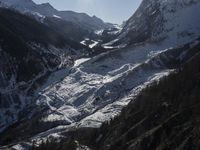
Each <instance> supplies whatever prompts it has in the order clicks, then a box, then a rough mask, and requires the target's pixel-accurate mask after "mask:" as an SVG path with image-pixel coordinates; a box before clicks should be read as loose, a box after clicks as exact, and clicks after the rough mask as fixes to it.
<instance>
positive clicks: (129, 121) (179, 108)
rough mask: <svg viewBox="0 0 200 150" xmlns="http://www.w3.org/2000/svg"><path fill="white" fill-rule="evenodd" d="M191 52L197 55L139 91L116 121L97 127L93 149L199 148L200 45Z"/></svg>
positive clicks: (195, 149) (181, 149) (180, 149)
mask: <svg viewBox="0 0 200 150" xmlns="http://www.w3.org/2000/svg"><path fill="white" fill-rule="evenodd" d="M192 50H196V51H198V54H197V55H195V56H194V57H193V58H192V59H190V60H189V61H188V62H187V63H186V64H184V65H183V66H182V67H181V68H179V71H177V72H176V73H173V74H171V75H170V76H169V77H166V78H164V79H162V80H161V81H160V82H159V83H154V84H153V85H152V86H149V87H148V88H146V89H145V90H143V91H142V92H141V94H140V95H139V96H138V97H137V98H136V99H135V100H134V101H132V102H131V103H130V104H129V105H128V107H126V108H125V109H124V110H123V111H122V113H121V115H120V116H119V117H116V118H115V119H114V120H113V121H111V122H110V123H107V124H106V123H105V124H104V125H103V126H102V127H101V129H100V130H99V133H98V136H97V137H96V139H98V148H97V149H101V150H102V149H103V150H116V149H119V150H146V149H162V150H164V149H179V150H184V149H192V150H197V149H199V148H200V143H199V116H200V113H199V104H200V103H199V99H200V94H199V92H198V91H199V90H200V70H199V68H200V62H199V60H200V55H199V52H200V45H197V46H196V47H195V48H194V49H192ZM192 50H191V51H192ZM91 143H92V142H91Z"/></svg>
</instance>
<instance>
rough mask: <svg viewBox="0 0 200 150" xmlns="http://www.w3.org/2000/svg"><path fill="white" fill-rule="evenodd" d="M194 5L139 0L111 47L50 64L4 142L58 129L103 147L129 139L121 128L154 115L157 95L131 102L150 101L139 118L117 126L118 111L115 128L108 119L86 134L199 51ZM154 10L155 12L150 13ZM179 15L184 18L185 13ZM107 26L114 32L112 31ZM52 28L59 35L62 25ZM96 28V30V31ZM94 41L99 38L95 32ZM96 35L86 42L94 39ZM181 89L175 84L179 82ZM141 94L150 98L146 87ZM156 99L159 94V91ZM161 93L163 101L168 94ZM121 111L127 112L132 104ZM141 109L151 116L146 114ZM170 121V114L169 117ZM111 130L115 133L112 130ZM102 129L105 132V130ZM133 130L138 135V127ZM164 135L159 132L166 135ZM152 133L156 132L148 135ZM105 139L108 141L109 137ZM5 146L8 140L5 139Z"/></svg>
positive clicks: (42, 137)
mask: <svg viewBox="0 0 200 150" xmlns="http://www.w3.org/2000/svg"><path fill="white" fill-rule="evenodd" d="M175 4H176V5H175ZM172 6H174V7H172ZM199 8H200V3H199V1H194V0H178V1H176V0H166V1H161V0H159V1H157V0H144V1H143V2H142V4H141V6H140V7H139V9H138V10H137V12H136V13H135V14H134V15H133V17H131V18H130V19H129V21H128V22H127V23H126V25H125V26H124V27H123V29H122V31H121V32H118V31H116V32H117V35H118V34H119V36H118V38H116V37H115V38H116V39H115V40H114V41H111V42H109V43H106V44H104V45H103V46H104V48H105V49H106V48H109V47H111V48H114V49H111V50H107V51H105V52H104V53H101V54H98V55H96V56H94V57H90V56H91V55H88V57H87V56H86V55H87V54H88V53H86V54H85V53H84V54H85V55H84V56H83V57H84V58H82V57H81V58H80V57H78V56H80V55H78V56H77V55H76V56H77V57H78V58H77V57H75V56H74V59H75V62H74V64H73V65H71V66H70V67H67V68H64V69H62V70H55V71H54V72H53V73H51V74H50V75H49V76H48V77H45V78H46V80H45V81H44V82H43V83H42V84H40V86H38V87H40V88H37V90H35V93H34V95H33V96H32V97H31V102H32V103H31V105H29V107H28V108H27V107H26V109H24V110H23V111H21V113H20V114H19V115H18V116H19V118H20V119H19V120H18V122H17V123H16V124H13V125H12V126H10V128H8V129H7V130H4V132H3V133H2V134H1V137H0V144H1V145H2V146H3V145H8V147H11V148H14V149H17V148H19V147H20V148H21V147H22V148H26V149H28V148H30V147H31V145H32V144H33V143H36V144H35V145H36V146H37V145H39V144H40V143H41V141H44V142H48V139H53V140H54V139H55V141H57V140H60V139H62V138H63V137H67V138H68V139H74V140H76V142H75V143H76V144H77V145H79V143H80V144H81V142H83V145H87V146H95V144H94V145H92V144H91V143H90V144H89V143H87V141H88V140H89V139H90V138H92V141H93V142H94V139H95V141H96V144H99V145H100V146H102V149H109V148H111V149H112V148H113V149H114V148H118V146H119V149H120V148H121V149H123V146H124V143H125V142H126V140H127V141H129V142H130V143H131V142H133V143H131V144H134V141H130V140H132V138H133V137H132V136H131V134H134V132H130V134H128V135H130V136H125V138H123V137H124V135H123V134H120V133H121V132H122V133H125V134H126V132H128V131H129V128H128V127H131V128H133V127H134V125H135V126H137V125H140V124H139V123H140V122H137V121H138V120H139V121H143V120H140V117H141V119H144V122H145V121H146V122H148V121H149V120H150V121H151V119H152V118H151V116H150V114H149V112H151V111H148V110H150V109H154V108H155V109H156V108H160V107H157V105H156V104H155V103H156V102H157V101H156V102H155V103H154V101H153V100H154V98H153V100H152V101H147V100H144V101H145V103H147V106H146V107H145V103H144V104H142V105H141V106H140V105H139V104H138V105H136V107H135V108H140V107H141V110H142V111H143V109H142V108H143V107H144V108H147V110H146V111H145V110H144V111H145V112H142V115H141V116H140V113H139V112H138V113H139V114H138V115H139V116H138V117H139V119H138V118H137V117H136V121H135V122H136V123H137V124H132V123H130V122H129V120H131V118H128V121H126V123H127V124H128V123H130V126H127V128H123V129H124V130H119V132H118V130H115V129H118V128H117V127H119V129H120V127H121V125H122V126H125V124H124V123H123V121H124V120H123V119H122V120H119V123H120V124H119V126H118V122H117V121H116V122H117V123H116V124H114V123H112V124H114V126H115V125H116V128H114V127H113V126H111V127H110V128H113V130H112V129H111V130H109V126H108V127H106V128H105V129H103V130H102V132H100V134H98V133H97V132H95V133H97V136H98V135H99V137H98V138H96V137H94V138H93V136H91V135H92V134H93V131H98V129H97V130H95V128H99V127H100V126H101V124H102V123H103V122H106V121H109V120H110V119H111V118H113V117H115V116H117V115H119V114H120V112H121V110H122V108H124V107H125V106H126V105H128V104H129V102H130V105H132V103H133V104H134V102H135V100H137V98H138V95H139V97H140V92H141V91H143V90H144V89H145V88H146V87H149V86H150V85H151V84H153V83H155V82H156V83H157V82H158V81H159V80H161V79H162V78H163V77H165V76H168V75H169V74H171V73H175V72H177V70H178V68H181V67H182V66H184V65H185V64H187V62H190V60H192V59H193V58H194V57H196V56H197V55H198V53H199V43H200V28H199V14H200V13H198V12H199V10H200V9H199ZM154 11H155V13H153V12H154ZM194 12H195V13H194ZM139 14H140V15H139ZM154 15H155V16H154ZM54 18H58V17H54ZM183 18H184V19H185V20H187V21H184V20H183ZM58 19H59V18H58ZM163 19H164V20H163ZM56 22H57V21H56ZM56 22H52V24H53V25H54V24H55V23H56ZM43 25H44V24H43ZM47 26H48V24H47ZM55 26H56V25H55ZM49 27H52V26H49ZM135 28H136V29H137V30H135ZM161 28H162V30H161ZM51 29H52V31H57V30H53V29H55V27H52V28H51ZM105 32H107V33H108V34H112V32H115V31H112V30H111V32H110V33H109V31H105ZM56 33H57V34H59V35H61V36H63V34H61V32H60V31H58V32H56ZM98 33H99V34H100V32H98ZM102 33H103V32H102ZM59 41H60V40H59ZM88 41H89V40H85V41H83V43H84V44H87V43H86V42H88ZM89 42H90V41H89ZM93 42H94V43H95V44H96V42H95V40H94V41H93ZM94 43H93V44H92V45H90V44H89V45H90V46H91V47H92V46H93V45H94ZM88 51H89V50H88ZM91 51H95V49H94V48H92V50H91ZM78 52H79V53H78V54H82V53H83V52H87V51H86V50H83V51H81V50H80V51H78ZM70 56H71V55H70ZM64 58H65V57H64ZM79 58H80V59H79ZM195 74H196V72H195ZM196 75H198V74H196ZM196 75H195V76H196ZM184 79H185V78H184ZM188 79H189V76H188ZM195 79H196V78H195ZM172 83H173V82H172ZM188 84H190V82H188ZM177 85H179V83H177ZM162 87H164V85H163V86H162ZM169 87H170V86H169ZM182 88H184V86H183V87H182ZM147 89H148V88H147ZM178 90H180V87H179V88H178ZM156 92H158V91H156ZM142 93H143V92H142ZM158 93H159V92H158ZM164 94H165V93H164ZM176 94H178V93H176ZM158 96H159V95H158ZM146 97H147V98H148V95H147V96H146ZM174 97H175V96H174ZM174 97H173V98H174ZM164 98H166V97H164ZM155 99H156V98H155ZM156 100H158V102H159V97H158V99H156ZM163 101H164V102H165V99H163ZM141 102H142V101H141ZM151 102H152V103H151ZM167 102H168V101H167ZM138 103H139V102H138ZM192 103H193V102H192ZM151 104H152V105H151ZM164 105H166V104H164ZM167 105H168V103H167ZM184 105H186V103H184ZM137 106H138V107H137ZM139 106H140V107H139ZM131 107H132V106H131ZM161 108H162V107H161ZM161 108H160V109H161ZM183 108H185V107H183ZM177 109H178V108H177ZM174 110H176V107H173V110H172V112H174ZM178 110H179V109H178ZM155 111H156V110H155ZM179 112H181V111H178V112H177V113H178V114H179ZM122 113H123V112H122ZM135 113H136V115H137V110H136V111H133V114H135ZM161 113H162V111H161ZM126 114H128V115H129V111H128V112H127V113H126ZM122 115H123V114H122ZM130 115H132V112H130ZM173 115H176V114H172V116H171V117H173ZM133 116H134V115H133ZM182 116H184V115H181V117H182ZM126 117H127V116H126ZM146 117H147V118H148V119H149V120H148V119H147V120H145V119H146ZM122 118H123V117H122ZM133 118H134V117H133ZM158 118H159V117H158ZM137 119H138V120H137ZM165 119H167V118H165ZM176 119H177V118H176ZM176 119H175V120H176ZM146 122H145V123H146ZM172 122H174V121H173V120H172ZM156 123H157V122H154V120H153V119H152V124H153V125H154V126H156V127H160V126H157V124H156ZM158 123H160V122H158ZM170 123H171V122H170ZM132 125H133V126H132ZM143 125H144V126H143ZM145 125H146V124H142V125H141V126H140V127H141V128H139V129H141V130H142V129H143V127H146V126H145ZM148 125H149V124H148V123H147V126H148ZM153 125H152V126H153ZM106 126H107V125H106ZM152 126H150V127H152ZM154 126H153V127H154ZM126 129H127V130H126ZM136 129H138V128H136ZM150 129H152V130H148V131H149V132H150V133H153V131H154V128H150ZM181 129H182V128H181ZM106 131H108V132H107V133H108V134H111V137H110V138H109V135H107V134H106V133H105V132H106ZM115 131H116V134H117V136H116V137H115V136H114V135H113V134H115ZM120 131H121V132H120ZM134 131H135V130H134ZM137 131H138V132H139V131H140V130H137ZM143 131H144V132H145V131H146V130H142V131H141V132H140V133H142V132H143ZM158 131H160V130H158ZM181 131H182V130H181ZM149 132H147V133H149ZM13 133H15V134H13ZM101 133H102V134H103V135H102V137H101ZM104 135H105V136H104ZM156 135H157V134H156ZM19 137H20V138H19ZM106 137H107V138H106ZM112 138H116V139H119V143H118V140H117V141H115V140H112ZM129 138H130V139H129ZM138 138H140V139H141V135H140V134H139V136H138ZM151 138H153V137H152V136H150V140H151ZM162 138H163V139H164V138H165V136H163V137H162ZM143 139H144V138H143ZM143 139H142V140H143ZM177 139H178V138H177ZM84 141H86V143H84ZM124 141H125V142H124ZM143 141H144V144H143V143H142V144H141V146H142V145H145V146H147V147H148V144H146V142H145V139H144V140H143ZM152 141H154V140H153V139H152ZM73 142H74V141H73ZM77 142H78V143H77ZM90 142H91V141H90ZM136 142H140V140H139V141H138V140H136ZM109 143H110V144H111V145H108V144H109ZM153 144H154V143H153ZM107 145H108V146H107ZM81 146H82V145H81ZM96 146H98V145H96ZM129 146H130V149H131V148H132V147H133V148H135V147H134V145H133V146H132V145H128V147H129ZM131 146H132V147H131ZM3 148H7V146H5V147H3ZM148 148H149V147H148ZM150 148H151V147H150Z"/></svg>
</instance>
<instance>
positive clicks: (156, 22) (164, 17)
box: [118, 0, 200, 44]
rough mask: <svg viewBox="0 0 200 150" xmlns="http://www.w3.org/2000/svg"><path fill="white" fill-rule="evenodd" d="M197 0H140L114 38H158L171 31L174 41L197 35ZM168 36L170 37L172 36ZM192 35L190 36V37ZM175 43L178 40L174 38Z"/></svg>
mask: <svg viewBox="0 0 200 150" xmlns="http://www.w3.org/2000/svg"><path fill="white" fill-rule="evenodd" d="M199 2H200V1H199V0H143V1H142V3H141V5H140V7H139V8H138V9H137V11H136V12H135V14H134V15H133V16H132V17H131V18H130V19H129V20H128V21H127V22H126V24H125V27H124V29H123V31H122V33H121V35H120V36H119V37H118V39H119V40H118V42H119V41H120V42H121V43H128V44H134V43H137V42H144V41H146V40H153V41H157V40H161V39H165V38H167V37H169V34H173V36H174V39H173V40H172V41H174V40H175V42H177V40H180V41H181V40H182V39H184V36H188V37H189V35H190V38H192V39H194V38H197V37H198V36H199V35H200V28H199V18H200V17H199V14H200V3H199ZM173 36H170V37H173ZM191 36H193V37H191ZM177 43H178V42H177Z"/></svg>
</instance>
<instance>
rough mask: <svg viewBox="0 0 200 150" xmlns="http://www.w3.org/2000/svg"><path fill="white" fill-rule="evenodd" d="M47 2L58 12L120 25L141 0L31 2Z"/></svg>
mask: <svg viewBox="0 0 200 150" xmlns="http://www.w3.org/2000/svg"><path fill="white" fill-rule="evenodd" d="M33 1H35V2H36V3H44V2H49V3H50V4H51V5H53V6H54V7H55V8H56V9H58V10H73V11H76V12H85V13H87V14H89V15H96V16H97V17H99V18H101V19H103V20H104V21H106V22H112V23H118V24H121V23H122V21H124V20H126V19H128V18H129V17H130V16H131V15H132V14H133V13H134V11H135V10H136V9H137V8H138V6H139V4H140V3H141V1H142V0H33Z"/></svg>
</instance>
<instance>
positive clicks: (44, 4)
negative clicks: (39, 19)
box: [40, 3, 53, 8]
mask: <svg viewBox="0 0 200 150" xmlns="http://www.w3.org/2000/svg"><path fill="white" fill-rule="evenodd" d="M40 6H43V7H50V8H53V6H52V5H51V4H50V3H42V4H40Z"/></svg>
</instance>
